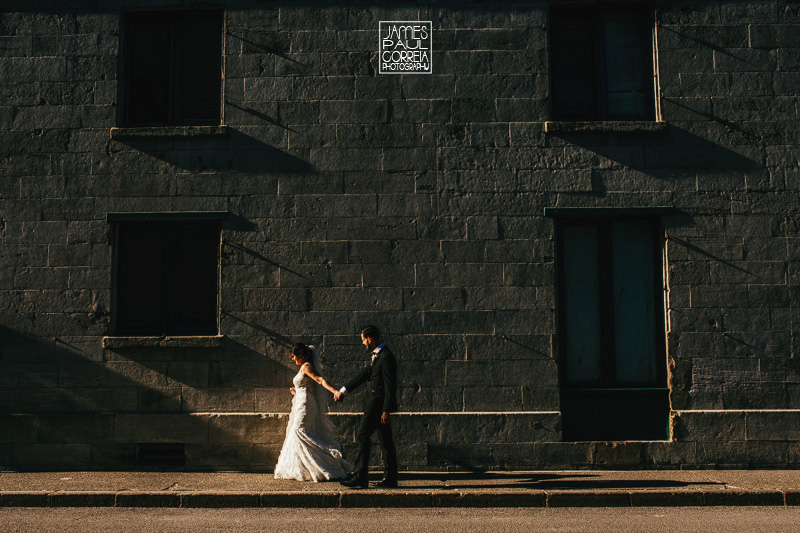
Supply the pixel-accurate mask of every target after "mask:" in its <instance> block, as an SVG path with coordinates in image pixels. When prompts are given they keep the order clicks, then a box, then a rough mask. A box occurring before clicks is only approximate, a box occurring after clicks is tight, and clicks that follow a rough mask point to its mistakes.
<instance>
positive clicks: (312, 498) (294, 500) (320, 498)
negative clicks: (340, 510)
mask: <svg viewBox="0 0 800 533" xmlns="http://www.w3.org/2000/svg"><path fill="white" fill-rule="evenodd" d="M298 505H302V506H303V507H312V508H328V509H330V508H335V507H339V494H338V493H328V492H310V491H309V492H307V493H304V494H302V495H298V494H297V492H272V491H270V492H264V493H262V494H261V507H274V508H282V507H297V506H298Z"/></svg>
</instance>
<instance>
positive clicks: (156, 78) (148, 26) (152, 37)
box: [125, 13, 171, 125]
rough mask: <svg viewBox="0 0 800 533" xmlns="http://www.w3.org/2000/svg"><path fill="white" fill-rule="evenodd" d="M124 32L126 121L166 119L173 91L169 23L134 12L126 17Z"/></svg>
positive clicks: (145, 122) (155, 121) (149, 122)
mask: <svg viewBox="0 0 800 533" xmlns="http://www.w3.org/2000/svg"><path fill="white" fill-rule="evenodd" d="M125 35H126V49H127V50H126V69H125V72H126V95H127V103H128V106H127V122H128V123H129V124H132V125H141V124H158V123H164V122H167V121H168V120H169V100H170V96H169V95H170V90H171V89H170V53H169V50H170V46H169V41H170V31H169V23H168V21H166V20H162V19H154V20H153V17H152V16H143V14H140V13H137V14H135V15H133V14H132V15H129V16H128V18H127V28H126V34H125Z"/></svg>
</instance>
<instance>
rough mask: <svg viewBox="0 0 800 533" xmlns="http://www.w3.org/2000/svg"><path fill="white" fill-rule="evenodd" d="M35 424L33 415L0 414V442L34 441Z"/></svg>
mask: <svg viewBox="0 0 800 533" xmlns="http://www.w3.org/2000/svg"><path fill="white" fill-rule="evenodd" d="M37 424H38V420H37V417H36V416H34V415H14V414H11V415H0V428H2V430H1V431H0V443H3V444H21V443H35V442H36V430H37Z"/></svg>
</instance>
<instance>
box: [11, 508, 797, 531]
mask: <svg viewBox="0 0 800 533" xmlns="http://www.w3.org/2000/svg"><path fill="white" fill-rule="evenodd" d="M799 530H800V508H796V507H794V508H792V507H678V508H663V507H639V508H618V509H611V508H566V509H530V508H504V509H499V508H492V509H452V508H451V509H121V508H61V509H41V508H37V509H24V508H3V509H0V531H25V532H27V531H31V532H33V531H35V532H47V531H59V532H72V531H74V532H81V533H92V532H100V531H104V532H105V531H119V532H135V533H149V532H162V531H193V532H194V531H236V532H247V531H270V532H279V531H280V532H284V531H286V532H291V533H300V532H305V531H309V532H314V533H323V532H336V533H345V532H346V533H361V532H374V531H380V532H394V531H415V532H416V531H420V532H426V531H430V532H436V533H447V532H458V533H467V532H472V531H475V532H478V531H480V532H484V531H499V532H506V531H508V532H512V531H513V532H519V531H525V532H527V531H565V532H566V531H569V532H583V531H586V532H589V531H591V532H596V531H614V532H615V533H616V532H625V531H647V532H648V533H650V532H660V531H663V532H669V533H672V532H675V531H692V532H695V531H725V532H726V533H729V532H735V531H742V532H744V531H747V532H757V531H764V532H769V533H778V532H784V531H785V532H792V533H794V532H796V531H799Z"/></svg>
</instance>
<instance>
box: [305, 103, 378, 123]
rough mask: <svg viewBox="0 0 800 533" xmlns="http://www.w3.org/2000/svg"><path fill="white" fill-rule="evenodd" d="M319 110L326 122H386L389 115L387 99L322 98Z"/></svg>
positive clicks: (321, 117) (321, 120)
mask: <svg viewBox="0 0 800 533" xmlns="http://www.w3.org/2000/svg"><path fill="white" fill-rule="evenodd" d="M319 111H320V122H322V123H324V124H384V123H386V122H387V121H388V116H389V112H388V104H387V101H386V100H364V99H361V100H358V101H355V100H322V101H320V103H319Z"/></svg>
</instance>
